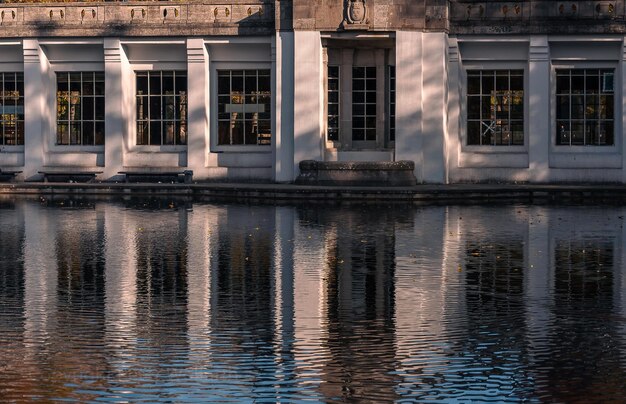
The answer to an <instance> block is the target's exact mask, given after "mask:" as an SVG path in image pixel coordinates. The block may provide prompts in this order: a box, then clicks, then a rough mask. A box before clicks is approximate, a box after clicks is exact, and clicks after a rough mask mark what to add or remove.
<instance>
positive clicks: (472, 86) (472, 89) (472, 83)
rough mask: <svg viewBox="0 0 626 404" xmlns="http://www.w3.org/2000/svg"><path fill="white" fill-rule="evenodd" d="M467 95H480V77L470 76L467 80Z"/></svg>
mask: <svg viewBox="0 0 626 404" xmlns="http://www.w3.org/2000/svg"><path fill="white" fill-rule="evenodd" d="M467 94H468V95H474V94H480V77H479V76H471V77H468V78H467Z"/></svg>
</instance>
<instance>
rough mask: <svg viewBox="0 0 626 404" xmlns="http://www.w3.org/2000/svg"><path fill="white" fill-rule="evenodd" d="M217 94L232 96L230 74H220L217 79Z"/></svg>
mask: <svg viewBox="0 0 626 404" xmlns="http://www.w3.org/2000/svg"><path fill="white" fill-rule="evenodd" d="M217 93H218V94H230V74H228V72H220V73H219V75H218V78H217Z"/></svg>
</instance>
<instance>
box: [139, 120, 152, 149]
mask: <svg viewBox="0 0 626 404" xmlns="http://www.w3.org/2000/svg"><path fill="white" fill-rule="evenodd" d="M148 143H149V131H148V122H146V121H144V122H137V144H138V145H147V144H148Z"/></svg>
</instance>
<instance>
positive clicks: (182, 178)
mask: <svg viewBox="0 0 626 404" xmlns="http://www.w3.org/2000/svg"><path fill="white" fill-rule="evenodd" d="M118 174H121V175H123V176H124V179H125V181H126V182H161V183H166V182H175V183H184V184H190V183H191V180H192V178H193V171H192V170H185V169H176V168H169V169H167V168H159V169H157V168H127V169H125V170H124V171H118Z"/></svg>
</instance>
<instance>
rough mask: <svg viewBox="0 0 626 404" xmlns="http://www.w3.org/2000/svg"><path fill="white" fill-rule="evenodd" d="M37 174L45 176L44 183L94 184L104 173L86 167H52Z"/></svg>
mask: <svg viewBox="0 0 626 404" xmlns="http://www.w3.org/2000/svg"><path fill="white" fill-rule="evenodd" d="M37 172H38V173H39V174H41V175H43V181H44V182H92V181H94V180H95V179H96V176H97V175H98V174H102V172H103V171H102V170H94V169H89V168H85V167H51V168H42V169H41V170H39V171H37Z"/></svg>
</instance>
